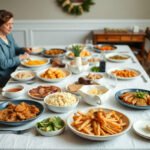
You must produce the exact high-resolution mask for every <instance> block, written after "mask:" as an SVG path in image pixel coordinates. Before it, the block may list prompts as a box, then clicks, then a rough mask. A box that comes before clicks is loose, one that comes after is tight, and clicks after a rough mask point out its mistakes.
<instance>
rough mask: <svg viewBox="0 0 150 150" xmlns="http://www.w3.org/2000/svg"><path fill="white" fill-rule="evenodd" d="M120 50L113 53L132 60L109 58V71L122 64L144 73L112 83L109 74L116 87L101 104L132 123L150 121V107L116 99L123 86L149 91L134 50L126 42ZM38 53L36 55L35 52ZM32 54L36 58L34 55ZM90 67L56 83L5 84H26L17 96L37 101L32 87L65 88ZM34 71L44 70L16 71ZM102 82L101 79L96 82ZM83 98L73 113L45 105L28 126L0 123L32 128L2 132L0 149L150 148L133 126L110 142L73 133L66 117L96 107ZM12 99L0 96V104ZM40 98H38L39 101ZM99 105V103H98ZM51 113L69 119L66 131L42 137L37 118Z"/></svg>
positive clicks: (86, 72) (148, 142)
mask: <svg viewBox="0 0 150 150" xmlns="http://www.w3.org/2000/svg"><path fill="white" fill-rule="evenodd" d="M54 47H55V48H56V47H57V48H63V49H65V48H66V46H65V45H60V46H56V45H51V46H45V47H44V48H46V49H47V48H49V49H50V48H54ZM116 47H117V50H115V51H114V52H112V53H120V54H126V55H129V56H130V59H129V60H127V61H124V62H120V63H118V62H117V63H116V62H111V61H108V60H106V72H107V71H109V70H110V69H112V68H116V67H118V68H121V67H124V68H125V67H127V68H133V69H137V70H139V71H140V73H141V75H140V76H139V77H137V78H135V79H133V80H119V79H118V80H117V81H116V82H115V83H113V80H112V81H110V79H108V81H107V77H106V80H105V81H106V83H107V84H110V85H111V82H112V83H113V84H115V87H113V88H112V89H111V91H110V92H109V95H108V96H107V97H106V99H105V100H104V101H103V102H102V104H101V105H100V107H106V108H111V109H115V110H118V111H120V112H122V113H124V114H125V115H127V116H128V117H129V118H130V119H131V122H132V124H133V123H134V122H136V121H139V120H141V119H148V120H150V110H149V109H147V110H137V109H132V108H128V107H125V106H123V105H121V104H119V103H118V102H117V101H116V99H115V93H116V92H117V91H119V90H122V89H129V88H136V89H145V90H150V78H149V75H148V74H147V73H146V72H145V70H144V68H143V67H142V65H141V64H140V63H139V61H138V60H137V58H136V56H135V55H134V53H133V51H132V50H131V49H130V47H129V46H127V45H116ZM90 52H91V53H92V55H93V56H97V57H100V58H101V57H102V53H97V52H95V51H94V50H92V49H91V50H90ZM107 54H108V52H107V53H103V55H107ZM34 56H35V55H34ZM34 56H33V57H34ZM37 57H43V56H42V55H41V54H39V55H38V56H37ZM62 60H63V61H64V62H65V63H68V62H69V61H70V60H69V59H67V58H66V57H63V58H62ZM50 66H51V64H48V65H46V66H44V68H47V67H50ZM90 68H91V66H89V68H88V69H87V70H85V71H83V72H81V73H78V74H73V73H72V75H71V76H69V77H68V78H66V79H64V80H62V81H60V82H57V83H50V82H44V81H42V80H40V79H39V78H36V79H34V82H22V83H19V82H18V83H17V82H12V81H13V80H12V79H10V80H9V81H8V83H7V84H6V86H8V85H12V84H14V85H17V84H19V85H20V84H21V85H23V86H24V87H25V92H24V94H23V95H22V96H21V97H18V98H16V99H27V100H35V99H32V98H31V97H29V96H28V94H27V92H28V90H29V89H31V88H33V87H36V86H38V85H56V86H59V87H60V88H62V90H64V91H65V90H66V86H67V85H68V84H71V83H74V82H76V81H77V80H78V78H79V77H83V76H85V75H87V74H88V73H89V72H90ZM24 69H27V70H33V71H34V72H38V71H40V70H41V68H36V69H34V68H27V67H24V66H22V65H20V66H18V67H17V69H16V70H24ZM97 82H101V81H97ZM79 99H80V101H79V104H78V106H77V107H76V108H75V109H73V110H72V111H70V112H67V113H55V112H52V111H50V110H48V109H47V108H46V106H45V105H44V107H45V111H44V113H43V114H42V115H41V116H40V117H39V118H37V119H35V120H34V121H31V122H29V123H27V124H25V125H21V126H15V127H14V126H6V125H0V130H6V129H9V130H23V129H28V128H31V127H33V128H31V129H30V130H29V131H28V132H26V133H23V134H14V133H7V132H6V133H5V132H1V131H0V149H11V150H16V149H26V150H28V149H29V150H30V149H32V150H33V149H38V150H44V149H51V150H55V149H61V150H69V149H70V150H96V149H101V150H102V149H104V150H117V149H118V150H121V149H123V150H125V149H130V150H132V149H135V150H136V149H141V150H150V139H146V138H143V137H141V136H139V135H138V134H136V133H135V131H134V130H133V127H131V129H130V130H129V131H128V132H126V133H125V134H123V135H120V136H118V137H117V138H114V139H111V140H108V141H92V140H88V139H85V138H81V137H79V136H78V135H76V134H74V133H73V132H72V131H71V130H70V129H69V128H68V126H67V118H68V117H69V116H70V114H71V113H72V112H73V111H76V110H83V109H86V108H93V106H91V105H88V104H86V103H85V102H84V101H83V100H82V97H79ZM11 100H12V99H8V98H6V97H4V96H2V95H1V96H0V103H3V102H6V101H10V102H11ZM37 101H39V100H37ZM39 102H40V103H43V104H44V102H43V101H39ZM96 107H99V106H96ZM51 116H59V117H61V118H62V119H64V120H65V122H66V128H65V131H64V132H63V133H62V134H60V135H57V136H52V137H46V136H41V135H39V134H38V133H37V131H36V129H35V124H36V123H37V122H38V121H41V120H43V119H44V118H47V117H51Z"/></svg>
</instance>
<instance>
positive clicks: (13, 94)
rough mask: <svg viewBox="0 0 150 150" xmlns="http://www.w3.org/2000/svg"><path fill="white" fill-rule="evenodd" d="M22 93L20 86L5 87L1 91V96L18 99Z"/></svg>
mask: <svg viewBox="0 0 150 150" xmlns="http://www.w3.org/2000/svg"><path fill="white" fill-rule="evenodd" d="M23 93H24V86H22V85H7V86H5V87H4V88H3V89H2V95H3V96H4V97H7V98H18V97H20V96H22V95H23Z"/></svg>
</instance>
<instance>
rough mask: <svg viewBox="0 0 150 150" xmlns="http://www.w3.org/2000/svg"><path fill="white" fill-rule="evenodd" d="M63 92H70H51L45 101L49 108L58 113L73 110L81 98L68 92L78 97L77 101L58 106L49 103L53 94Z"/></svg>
mask: <svg viewBox="0 0 150 150" xmlns="http://www.w3.org/2000/svg"><path fill="white" fill-rule="evenodd" d="M62 93H68V92H56V93H54V94H50V95H48V96H46V97H45V98H44V103H45V104H46V106H47V108H48V109H49V110H50V111H53V112H57V113H66V112H69V111H71V110H73V109H74V108H75V107H76V106H77V105H78V103H79V99H78V98H77V96H75V95H74V94H71V93H68V94H71V95H72V96H75V98H76V102H75V103H73V104H70V105H67V106H63V105H62V106H56V105H52V104H49V103H48V101H49V100H50V99H51V97H52V96H55V95H58V94H62ZM56 100H57V97H56Z"/></svg>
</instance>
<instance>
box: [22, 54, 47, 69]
mask: <svg viewBox="0 0 150 150" xmlns="http://www.w3.org/2000/svg"><path fill="white" fill-rule="evenodd" d="M32 61H33V63H29V62H32ZM41 62H42V63H41ZM39 63H41V64H39ZM48 63H49V59H47V58H41V57H34V56H31V57H30V59H27V60H24V61H22V62H21V64H22V65H23V66H25V67H29V68H37V67H42V66H45V65H47V64H48Z"/></svg>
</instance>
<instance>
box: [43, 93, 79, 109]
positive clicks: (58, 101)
mask: <svg viewBox="0 0 150 150" xmlns="http://www.w3.org/2000/svg"><path fill="white" fill-rule="evenodd" d="M76 102H77V99H76V97H75V96H74V95H73V94H71V93H68V92H57V93H55V94H53V95H50V96H48V97H47V99H46V103H47V104H48V105H53V106H61V107H62V106H70V105H73V104H74V103H76Z"/></svg>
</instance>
